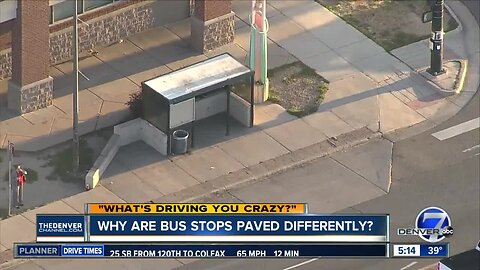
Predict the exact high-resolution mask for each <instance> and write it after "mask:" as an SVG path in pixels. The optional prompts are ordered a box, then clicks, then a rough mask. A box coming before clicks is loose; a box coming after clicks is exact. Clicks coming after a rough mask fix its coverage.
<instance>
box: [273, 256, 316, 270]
mask: <svg viewBox="0 0 480 270" xmlns="http://www.w3.org/2000/svg"><path fill="white" fill-rule="evenodd" d="M318 259H320V257H318V258H313V259H311V260H308V261H304V262H301V263H297V264H295V265H292V266H290V267H287V268H284V269H282V270H291V269H295V268H298V267H300V266H303V265H305V264H309V263H312V262H314V261H317V260H318Z"/></svg>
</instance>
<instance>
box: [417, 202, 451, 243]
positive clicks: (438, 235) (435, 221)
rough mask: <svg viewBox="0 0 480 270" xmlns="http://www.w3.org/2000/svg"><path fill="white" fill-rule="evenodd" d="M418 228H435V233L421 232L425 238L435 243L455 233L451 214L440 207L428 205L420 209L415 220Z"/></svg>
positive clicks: (421, 235) (421, 236)
mask: <svg viewBox="0 0 480 270" xmlns="http://www.w3.org/2000/svg"><path fill="white" fill-rule="evenodd" d="M415 225H416V227H417V229H433V232H434V233H429V234H420V235H419V236H420V238H422V239H423V240H425V241H427V242H430V243H435V242H439V241H442V240H443V239H445V236H450V235H452V234H453V228H452V227H451V225H452V223H451V220H450V216H449V215H448V214H447V212H446V211H445V210H443V209H442V208H439V207H428V208H425V209H423V210H422V211H420V213H419V214H418V216H417V219H416V221H415Z"/></svg>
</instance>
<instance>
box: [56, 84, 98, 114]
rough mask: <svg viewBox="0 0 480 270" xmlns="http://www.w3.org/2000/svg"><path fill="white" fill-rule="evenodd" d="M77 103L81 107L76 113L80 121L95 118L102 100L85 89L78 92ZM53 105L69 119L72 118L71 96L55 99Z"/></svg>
mask: <svg viewBox="0 0 480 270" xmlns="http://www.w3.org/2000/svg"><path fill="white" fill-rule="evenodd" d="M78 103H79V107H81V109H80V110H79V112H78V118H79V119H80V120H88V119H91V118H95V117H97V115H98V113H99V112H100V108H101V106H102V100H101V99H100V98H99V97H98V96H96V95H95V94H94V93H92V92H90V91H89V90H87V89H84V90H81V91H79V93H78ZM53 105H55V106H56V107H57V108H59V109H60V110H61V111H62V112H63V113H64V114H65V115H67V116H68V117H69V118H71V117H72V96H63V97H61V98H56V99H54V100H53ZM87 108H88V109H87Z"/></svg>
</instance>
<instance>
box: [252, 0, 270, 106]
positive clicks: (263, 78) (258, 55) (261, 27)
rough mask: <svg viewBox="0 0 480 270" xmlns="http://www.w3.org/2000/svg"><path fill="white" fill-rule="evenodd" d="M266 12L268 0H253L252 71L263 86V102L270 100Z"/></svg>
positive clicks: (256, 80)
mask: <svg viewBox="0 0 480 270" xmlns="http://www.w3.org/2000/svg"><path fill="white" fill-rule="evenodd" d="M266 11H267V8H266V0H252V14H251V16H250V24H251V30H250V69H251V70H254V71H255V82H259V83H260V84H261V85H262V86H263V100H267V99H268V78H267V68H268V63H267V48H268V43H267V42H268V37H267V33H268V21H267V14H266Z"/></svg>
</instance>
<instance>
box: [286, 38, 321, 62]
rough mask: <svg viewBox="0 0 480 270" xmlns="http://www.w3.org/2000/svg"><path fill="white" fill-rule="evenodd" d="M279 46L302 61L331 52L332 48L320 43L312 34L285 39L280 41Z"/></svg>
mask: <svg viewBox="0 0 480 270" xmlns="http://www.w3.org/2000/svg"><path fill="white" fill-rule="evenodd" d="M279 44H280V46H282V47H283V48H285V49H286V50H287V51H289V52H292V54H293V55H295V57H297V58H298V59H300V60H302V61H303V60H304V59H308V58H309V57H311V56H314V55H317V54H321V53H326V52H328V51H330V48H328V47H327V46H326V45H325V44H323V43H322V42H320V41H318V40H317V39H316V38H315V37H314V36H313V35H312V34H311V33H310V32H303V33H300V34H298V35H295V36H293V37H289V38H285V39H283V40H280V41H279Z"/></svg>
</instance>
